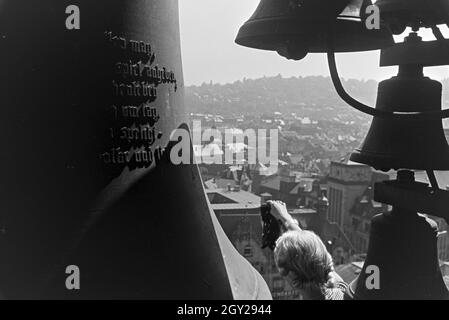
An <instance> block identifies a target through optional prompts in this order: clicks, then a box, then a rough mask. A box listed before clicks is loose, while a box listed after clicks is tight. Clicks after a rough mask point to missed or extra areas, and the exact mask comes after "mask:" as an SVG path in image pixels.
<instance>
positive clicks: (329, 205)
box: [186, 76, 449, 299]
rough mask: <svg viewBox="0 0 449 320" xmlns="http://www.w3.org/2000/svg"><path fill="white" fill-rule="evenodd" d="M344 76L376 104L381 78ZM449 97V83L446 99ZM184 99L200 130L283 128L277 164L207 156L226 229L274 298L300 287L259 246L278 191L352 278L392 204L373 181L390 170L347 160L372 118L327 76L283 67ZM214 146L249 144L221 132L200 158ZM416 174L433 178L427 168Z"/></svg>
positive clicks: (445, 261) (446, 266)
mask: <svg viewBox="0 0 449 320" xmlns="http://www.w3.org/2000/svg"><path fill="white" fill-rule="evenodd" d="M344 85H345V86H346V87H347V89H348V90H349V91H350V92H351V93H352V94H353V95H354V96H356V97H357V98H358V99H360V100H362V101H365V102H366V103H369V104H374V102H375V95H376V86H377V83H376V82H375V81H360V80H348V81H345V82H344ZM447 97H448V92H447V91H446V92H445V94H444V98H443V100H444V103H445V104H446V105H447V104H448V99H447ZM186 107H187V110H188V112H189V113H190V120H191V121H200V122H201V130H203V131H204V130H205V129H206V128H215V129H218V130H224V129H228V130H232V132H233V135H235V136H236V137H239V136H240V138H241V140H240V141H246V140H244V139H245V138H244V135H245V130H247V129H255V130H257V129H277V130H278V165H277V166H276V167H273V166H270V165H268V164H267V163H261V162H260V161H258V162H257V163H256V164H251V163H247V162H243V163H241V162H240V163H233V164H229V163H228V164H205V163H201V164H200V171H201V174H202V178H203V182H204V185H205V188H206V193H207V195H208V198H209V200H210V202H211V206H212V208H213V210H214V212H215V214H216V215H217V217H218V219H219V221H220V223H221V225H222V227H223V229H224V231H225V232H226V234H227V235H228V237H229V238H230V240H231V241H232V243H233V244H234V246H235V247H236V248H237V250H238V251H239V252H240V253H241V254H242V255H243V256H244V257H246V258H247V259H248V260H249V261H250V262H251V263H252V265H253V266H254V267H255V268H256V269H257V270H258V271H259V272H260V273H261V274H262V275H263V277H264V278H265V280H266V282H267V283H268V285H269V287H270V290H271V291H272V293H273V297H274V298H275V299H295V298H299V292H296V291H295V290H293V289H292V288H291V287H290V286H289V284H288V283H287V282H286V281H285V280H283V278H282V277H281V276H280V275H279V273H278V270H277V268H276V266H275V264H274V260H273V253H272V252H271V250H270V249H267V248H265V249H261V241H262V238H261V237H262V229H261V220H260V205H261V204H262V203H264V202H265V201H267V200H271V199H273V200H282V201H284V202H285V203H286V204H287V207H288V210H289V212H290V214H291V215H292V216H293V217H295V218H296V219H297V220H298V221H299V223H300V225H301V227H302V228H304V229H308V230H312V231H314V232H315V233H317V234H318V235H319V236H320V237H321V238H322V239H323V241H324V242H325V244H326V246H327V247H328V250H329V251H330V252H331V253H332V255H333V259H334V263H335V265H336V271H337V272H338V273H339V274H340V276H341V277H342V278H343V279H344V280H345V281H346V282H348V283H349V282H351V281H353V280H354V279H355V278H356V277H357V275H358V274H359V273H360V270H361V269H362V267H363V262H364V259H365V257H366V253H367V250H368V245H369V233H370V223H371V219H372V218H373V216H375V215H376V214H380V213H383V212H386V211H388V210H389V206H387V205H385V204H381V203H378V202H376V201H374V198H373V189H374V184H375V183H376V182H380V181H384V180H390V179H395V173H394V172H393V171H391V172H387V173H383V172H378V171H375V170H374V169H372V168H370V167H368V166H365V165H360V164H356V163H353V162H351V161H349V154H350V153H351V152H352V151H353V150H355V149H356V148H357V147H359V146H360V144H361V143H362V141H363V139H364V137H365V135H366V133H367V131H368V129H369V126H370V123H371V119H370V118H369V117H367V116H365V115H363V114H361V113H358V112H357V111H354V110H353V109H351V108H349V107H347V106H345V105H344V103H342V102H341V100H339V98H338V97H337V95H336V94H335V93H334V90H333V88H332V84H331V81H330V79H329V78H326V77H306V78H301V77H299V78H282V77H281V76H277V77H264V78H260V79H256V80H249V79H244V80H243V81H237V82H234V83H232V84H225V85H220V84H213V83H209V84H203V85H201V86H191V87H187V88H186ZM445 132H446V136H449V131H448V130H445ZM194 134H195V133H194ZM211 146H213V147H211ZM211 150H214V151H213V152H216V153H217V152H218V153H223V152H224V151H229V150H231V151H232V152H233V153H234V154H238V153H241V154H242V157H243V158H244V159H247V155H248V145H247V144H245V143H241V142H240V143H229V141H222V140H219V139H215V140H211V141H206V142H204V141H203V145H201V146H200V145H194V152H195V156H196V158H197V160H201V156H204V153H210V152H211ZM235 159H237V156H236V157H235ZM198 162H199V163H200V162H201V161H198ZM416 176H417V179H418V180H421V181H422V182H426V183H427V182H428V181H427V177H426V175H425V174H424V173H423V172H416ZM437 176H438V180H439V182H440V185H443V186H444V187H446V186H448V185H449V177H447V175H445V174H444V173H443V172H440V173H438V174H437ZM432 219H434V220H435V221H436V222H437V223H438V226H439V235H438V254H439V259H440V268H441V271H442V274H443V276H444V279H445V281H446V284H447V286H448V287H449V235H448V234H447V224H446V223H445V221H444V220H443V219H441V218H436V217H432Z"/></svg>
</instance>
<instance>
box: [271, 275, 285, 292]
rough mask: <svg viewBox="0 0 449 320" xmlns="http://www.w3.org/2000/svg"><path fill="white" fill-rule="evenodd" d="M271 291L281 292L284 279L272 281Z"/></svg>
mask: <svg viewBox="0 0 449 320" xmlns="http://www.w3.org/2000/svg"><path fill="white" fill-rule="evenodd" d="M273 290H274V291H283V290H284V279H281V278H275V279H273Z"/></svg>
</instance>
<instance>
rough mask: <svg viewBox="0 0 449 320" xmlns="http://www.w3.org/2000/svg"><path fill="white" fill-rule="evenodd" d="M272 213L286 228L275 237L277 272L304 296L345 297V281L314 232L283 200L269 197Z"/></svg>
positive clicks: (317, 297)
mask: <svg viewBox="0 0 449 320" xmlns="http://www.w3.org/2000/svg"><path fill="white" fill-rule="evenodd" d="M269 204H270V205H271V214H272V215H273V216H274V217H275V218H276V219H277V220H280V221H281V222H282V224H283V225H284V227H285V228H286V229H287V232H285V233H284V234H283V235H282V236H281V237H280V238H279V239H278V240H277V241H276V248H275V249H274V259H275V262H276V265H277V267H278V269H279V272H280V274H281V275H282V276H283V277H285V278H286V279H287V281H289V283H290V284H291V286H292V287H293V288H295V289H297V290H299V291H300V292H301V295H302V297H303V299H306V300H344V298H345V291H346V289H347V284H346V283H345V282H344V281H343V280H342V279H341V277H340V276H339V275H338V274H337V273H336V272H335V271H334V264H333V261H332V257H331V255H330V254H329V252H328V251H327V249H326V246H325V245H324V243H323V241H321V239H320V237H318V236H317V235H316V234H315V233H313V232H312V231H308V230H302V229H301V228H300V227H299V225H298V223H297V222H296V221H295V220H294V219H293V218H292V217H291V216H290V214H288V212H287V208H286V206H285V203H283V202H281V201H269Z"/></svg>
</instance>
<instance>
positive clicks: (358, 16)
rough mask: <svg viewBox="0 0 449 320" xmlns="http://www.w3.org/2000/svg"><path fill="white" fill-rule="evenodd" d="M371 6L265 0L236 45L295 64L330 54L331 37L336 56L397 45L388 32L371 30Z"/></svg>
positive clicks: (342, 0) (356, 0) (332, 0)
mask: <svg viewBox="0 0 449 320" xmlns="http://www.w3.org/2000/svg"><path fill="white" fill-rule="evenodd" d="M371 4H372V3H371V1H369V0H352V1H350V0H262V1H261V2H260V4H259V6H258V7H257V9H256V11H255V13H254V14H253V15H252V16H251V18H250V19H249V20H248V21H247V22H246V23H245V24H244V25H243V26H242V27H241V28H240V31H239V33H238V35H237V38H236V43H237V44H240V45H242V46H246V47H251V48H256V49H262V50H272V51H277V52H278V53H279V54H281V55H282V56H285V57H287V58H289V59H295V60H300V59H302V58H304V57H305V56H306V55H307V53H309V52H327V51H328V38H329V35H330V34H331V33H333V46H334V50H335V51H336V52H351V51H367V50H375V49H380V48H384V47H387V46H390V45H392V44H393V43H394V41H393V38H392V36H391V33H390V32H389V31H388V30H387V29H385V28H383V27H382V28H380V29H373V30H369V29H368V28H367V26H366V25H365V23H364V21H363V16H364V15H365V14H366V8H367V7H368V6H369V5H371Z"/></svg>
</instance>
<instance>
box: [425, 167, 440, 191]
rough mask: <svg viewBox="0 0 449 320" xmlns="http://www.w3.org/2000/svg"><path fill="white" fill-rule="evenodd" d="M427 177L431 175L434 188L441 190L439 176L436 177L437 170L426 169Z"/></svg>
mask: <svg viewBox="0 0 449 320" xmlns="http://www.w3.org/2000/svg"><path fill="white" fill-rule="evenodd" d="M426 173H427V177H429V181H430V185H431V186H432V189H433V190H439V189H440V187H439V186H438V181H437V178H436V177H435V172H433V170H426Z"/></svg>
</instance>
